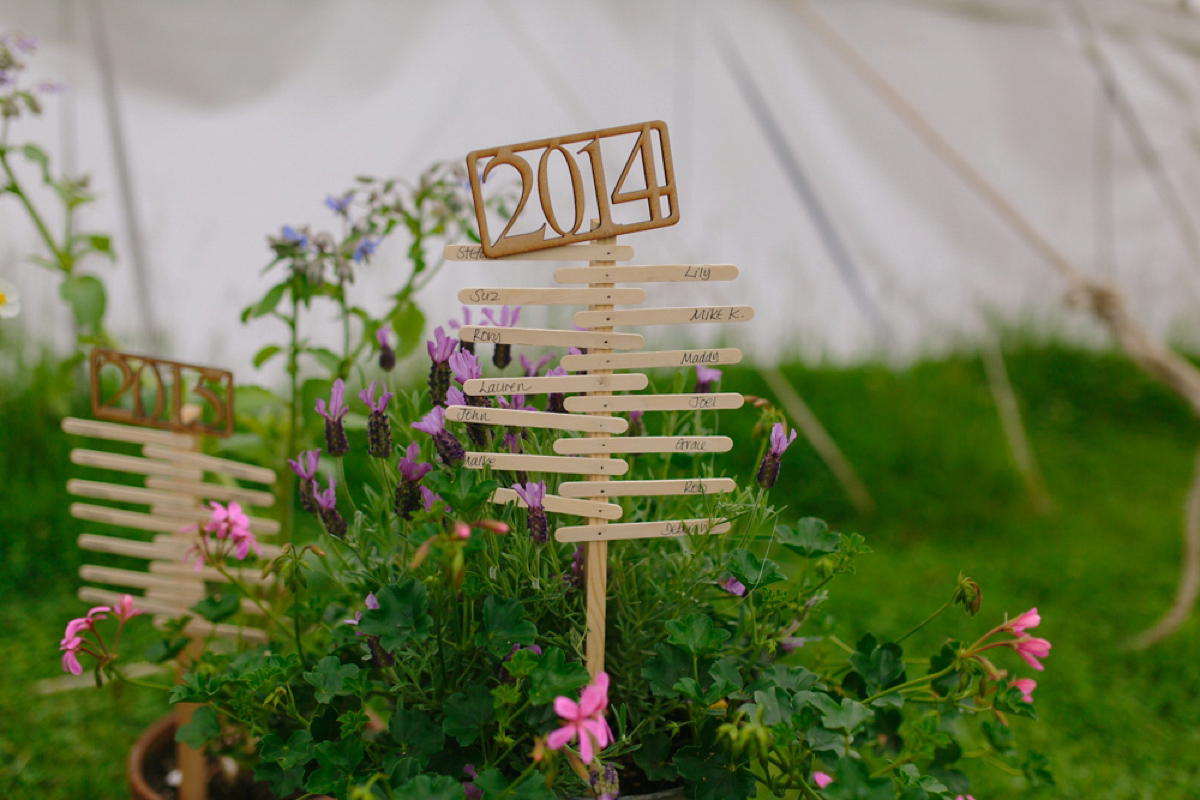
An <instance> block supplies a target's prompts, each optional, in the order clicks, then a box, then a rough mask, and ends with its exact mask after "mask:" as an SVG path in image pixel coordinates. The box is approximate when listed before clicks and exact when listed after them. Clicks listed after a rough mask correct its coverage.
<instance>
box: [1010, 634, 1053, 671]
mask: <svg viewBox="0 0 1200 800" xmlns="http://www.w3.org/2000/svg"><path fill="white" fill-rule="evenodd" d="M1013 649H1014V650H1016V651H1017V652H1018V653H1019V654H1020V655H1021V658H1023V659H1025V663H1027V664H1028V665H1029V666H1031V667H1033V668H1034V669H1036V670H1039V671H1040V670H1044V669H1045V667H1043V666H1042V662H1040V661H1038V659H1039V658H1045V657H1046V656H1048V655H1050V642H1048V641H1046V640H1045V639H1038V638H1036V637H1033V636H1027V637H1025V638H1024V639H1017V640H1016V641H1015V642H1013Z"/></svg>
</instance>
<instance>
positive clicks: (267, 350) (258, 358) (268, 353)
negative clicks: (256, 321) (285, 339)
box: [254, 344, 283, 369]
mask: <svg viewBox="0 0 1200 800" xmlns="http://www.w3.org/2000/svg"><path fill="white" fill-rule="evenodd" d="M282 352H283V348H282V347H280V346H279V345H277V344H269V345H267V346H266V347H264V348H263V349H261V350H259V351H258V352H257V353H255V354H254V368H255V369H258V368H259V367H261V366H262V365H263V364H265V363H267V362H268V361H270V360H271V359H272V358H274V357H275V356H277V355H279V354H280V353H282Z"/></svg>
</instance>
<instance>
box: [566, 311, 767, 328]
mask: <svg viewBox="0 0 1200 800" xmlns="http://www.w3.org/2000/svg"><path fill="white" fill-rule="evenodd" d="M752 319H754V309H753V308H752V307H751V306H697V307H694V308H631V309H623V310H620V311H578V312H576V314H575V324H576V325H578V326H579V327H581V328H598V327H601V326H609V325H698V324H702V323H705V322H749V321H750V320H752Z"/></svg>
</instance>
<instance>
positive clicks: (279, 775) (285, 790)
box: [254, 737, 304, 797]
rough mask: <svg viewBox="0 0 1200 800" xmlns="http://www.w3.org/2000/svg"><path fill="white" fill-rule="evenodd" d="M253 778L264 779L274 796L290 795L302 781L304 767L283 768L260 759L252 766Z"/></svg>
mask: <svg viewBox="0 0 1200 800" xmlns="http://www.w3.org/2000/svg"><path fill="white" fill-rule="evenodd" d="M263 738H264V739H265V738H266V737H263ZM254 780H256V781H265V782H266V783H267V785H268V786H269V787H270V788H271V793H272V794H273V795H275V796H276V797H291V795H292V793H293V792H295V791H296V790H297V789H299V788H300V784H302V783H303V782H304V767H302V766H295V767H290V768H288V769H284V768H283V767H280V766H279V765H278V764H275V763H273V762H268V761H260V762H259V763H258V766H256V767H255V768H254Z"/></svg>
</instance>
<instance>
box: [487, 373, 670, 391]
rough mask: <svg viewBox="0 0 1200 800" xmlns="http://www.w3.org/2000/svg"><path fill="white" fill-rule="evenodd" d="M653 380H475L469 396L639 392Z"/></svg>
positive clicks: (582, 377) (626, 377)
mask: <svg viewBox="0 0 1200 800" xmlns="http://www.w3.org/2000/svg"><path fill="white" fill-rule="evenodd" d="M649 384H650V379H649V378H647V377H646V376H645V375H643V374H642V373H640V372H634V373H630V374H627V375H553V376H545V377H541V378H472V379H470V380H468V381H467V382H466V383H464V384H463V392H464V393H465V394H474V395H490V394H549V393H551V392H636V391H640V390H642V389H645V388H646V387H647V386H648V385H649Z"/></svg>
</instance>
